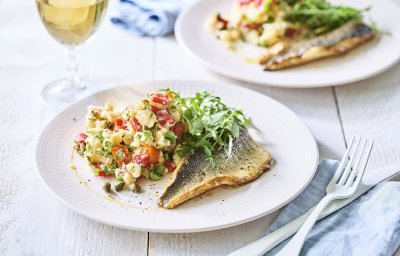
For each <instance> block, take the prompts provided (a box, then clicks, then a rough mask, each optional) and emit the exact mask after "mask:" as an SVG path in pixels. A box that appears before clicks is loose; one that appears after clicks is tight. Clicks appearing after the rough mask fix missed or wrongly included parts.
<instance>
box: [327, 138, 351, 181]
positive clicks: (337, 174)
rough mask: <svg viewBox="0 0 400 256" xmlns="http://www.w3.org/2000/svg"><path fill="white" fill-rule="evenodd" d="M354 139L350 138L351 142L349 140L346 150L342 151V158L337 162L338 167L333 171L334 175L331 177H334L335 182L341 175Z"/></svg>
mask: <svg viewBox="0 0 400 256" xmlns="http://www.w3.org/2000/svg"><path fill="white" fill-rule="evenodd" d="M355 139H356V138H355V137H353V138H352V139H351V142H350V144H349V146H348V147H347V149H346V152H344V155H343V157H342V160H340V164H339V166H338V168H337V169H336V171H335V175H334V176H333V179H334V181H335V183H337V182H338V181H339V178H340V177H341V176H342V172H343V167H344V164H345V163H346V161H347V157H348V156H349V153H350V150H351V148H352V147H353V144H354V140H355Z"/></svg>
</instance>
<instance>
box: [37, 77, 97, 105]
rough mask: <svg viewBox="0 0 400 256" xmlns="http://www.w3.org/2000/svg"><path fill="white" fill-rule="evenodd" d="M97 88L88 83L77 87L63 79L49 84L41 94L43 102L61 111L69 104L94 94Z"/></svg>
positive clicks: (85, 82)
mask: <svg viewBox="0 0 400 256" xmlns="http://www.w3.org/2000/svg"><path fill="white" fill-rule="evenodd" d="M94 88H95V86H94V85H93V84H92V83H90V82H87V81H80V82H79V84H78V85H77V84H76V83H74V82H73V81H71V80H68V79H61V80H57V81H54V82H51V83H49V84H47V85H46V86H45V87H44V88H43V89H42V92H41V96H42V99H43V101H44V102H45V103H46V104H47V105H49V106H50V107H52V108H53V109H56V110H60V109H62V108H64V107H66V106H68V105H69V104H71V103H73V102H75V101H77V100H78V99H81V98H83V97H85V96H87V95H90V94H92V93H93V92H94V91H95V90H94Z"/></svg>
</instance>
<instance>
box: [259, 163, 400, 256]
mask: <svg viewBox="0 0 400 256" xmlns="http://www.w3.org/2000/svg"><path fill="white" fill-rule="evenodd" d="M337 165H338V162H337V161H334V160H325V161H323V162H321V163H320V165H319V166H318V169H317V172H316V174H315V176H314V178H313V180H312V181H311V183H310V185H309V186H308V187H307V188H306V189H305V190H304V191H303V192H302V193H301V194H300V195H299V196H298V197H297V198H296V199H294V200H293V201H292V202H291V203H290V204H288V205H287V206H286V207H285V208H283V209H282V211H281V212H280V213H279V215H278V217H277V218H276V220H275V221H274V222H273V223H272V224H271V226H270V227H269V228H268V230H267V231H266V234H269V233H271V232H273V231H275V230H277V229H278V228H280V227H282V226H284V225H286V224H287V223H289V222H291V221H292V220H294V219H296V218H298V217H300V216H301V215H303V214H304V213H306V212H307V211H308V210H309V209H310V208H312V207H314V206H315V205H316V204H317V203H318V202H319V201H320V200H321V199H322V198H323V197H324V196H325V195H326V192H325V189H326V186H327V185H328V183H329V181H330V180H331V178H332V177H333V174H334V172H335V170H336V168H337ZM399 200H400V182H383V183H381V184H379V185H377V186H375V187H374V188H373V189H371V190H370V191H368V192H367V193H366V194H364V195H362V196H361V197H359V198H358V199H356V200H355V201H353V202H352V203H350V204H349V205H347V206H345V207H344V208H342V209H341V210H338V211H337V212H335V213H333V214H331V215H329V216H327V217H325V218H324V219H322V220H320V221H318V222H317V223H316V225H315V226H314V227H313V229H312V230H311V232H310V233H309V235H308V237H307V241H306V242H305V244H304V246H303V249H302V251H301V253H300V255H307V256H310V255H311V256H313V255H318V256H322V255H334V256H335V255H338V256H342V255H346V256H351V255H355V256H356V255H363V256H364V255H374V256H375V255H385V256H386V255H393V254H394V252H395V251H396V249H397V248H398V247H399V245H400V202H399ZM289 239H290V238H289ZM289 239H286V240H285V241H283V242H282V243H281V244H279V245H278V246H276V247H275V248H274V249H272V250H271V251H270V252H268V253H267V254H266V255H275V254H276V253H278V252H279V251H280V250H281V249H282V248H283V247H284V246H285V245H286V243H287V242H288V241H289Z"/></svg>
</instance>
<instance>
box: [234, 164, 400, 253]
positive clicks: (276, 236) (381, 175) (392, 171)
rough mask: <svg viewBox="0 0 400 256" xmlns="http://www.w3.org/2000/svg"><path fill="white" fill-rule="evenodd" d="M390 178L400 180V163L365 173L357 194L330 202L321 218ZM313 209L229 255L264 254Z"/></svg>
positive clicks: (289, 232)
mask: <svg viewBox="0 0 400 256" xmlns="http://www.w3.org/2000/svg"><path fill="white" fill-rule="evenodd" d="M389 180H393V181H394V180H396V181H400V164H393V165H389V166H385V167H383V168H379V169H377V170H373V171H369V172H367V173H365V175H364V178H363V180H362V184H360V187H359V189H358V190H357V192H356V194H355V195H354V196H353V197H351V198H349V199H343V200H336V201H333V202H332V203H330V204H329V206H328V207H327V208H325V210H324V211H323V212H322V214H321V216H320V218H319V219H322V218H324V217H326V216H328V215H330V214H331V213H333V212H336V211H337V210H339V209H341V208H343V207H344V206H346V205H348V204H349V203H351V202H352V201H354V200H355V199H357V198H358V197H359V196H361V195H362V194H364V193H365V192H367V191H368V190H370V189H371V188H373V187H374V186H375V185H377V184H379V183H381V182H383V181H389ZM313 209H314V208H311V209H310V210H308V211H307V212H306V213H305V214H303V215H302V216H300V217H298V218H297V219H295V220H293V221H292V222H289V223H288V224H286V225H285V226H283V227H281V228H279V229H277V230H275V231H274V232H272V233H270V234H268V235H266V236H264V237H262V238H260V239H258V240H257V241H255V242H253V243H251V244H248V245H246V246H244V247H242V248H240V249H238V250H236V251H234V252H232V253H230V254H229V255H228V256H241V255H264V254H265V253H267V252H268V251H269V250H271V249H272V248H274V247H275V246H277V245H278V244H280V243H281V242H282V241H284V240H286V239H287V238H289V237H291V236H292V235H294V234H295V233H296V232H297V231H298V230H299V229H300V227H301V226H302V225H303V223H304V222H305V221H306V220H307V218H308V216H309V215H310V214H311V212H312V210H313Z"/></svg>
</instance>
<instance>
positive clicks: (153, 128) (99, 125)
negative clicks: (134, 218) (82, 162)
mask: <svg viewBox="0 0 400 256" xmlns="http://www.w3.org/2000/svg"><path fill="white" fill-rule="evenodd" d="M173 98H174V94H173V93H169V92H168V91H165V92H157V93H153V94H151V95H149V97H148V98H147V99H144V100H142V101H141V102H139V103H138V104H136V105H130V106H128V107H127V108H125V109H124V110H123V111H122V112H118V111H116V110H115V109H114V107H113V106H112V105H111V104H109V103H107V104H105V106H102V107H99V106H89V107H88V113H87V116H86V132H84V133H79V134H78V135H77V136H76V139H75V146H74V148H75V150H76V151H77V152H78V153H79V154H80V155H81V156H83V157H85V158H86V159H87V160H88V162H89V165H90V166H91V168H92V170H93V172H94V174H95V175H98V176H110V177H113V176H115V179H116V180H117V181H120V182H123V183H124V187H125V188H129V187H135V186H131V185H132V184H134V183H135V182H136V180H137V179H138V178H139V177H141V176H142V177H146V178H149V179H151V180H159V179H161V178H162V176H163V175H164V173H166V172H172V171H173V170H174V169H175V166H176V164H177V162H178V161H179V159H180V157H179V156H178V155H176V154H174V150H175V148H176V146H177V143H178V141H179V138H180V137H181V136H182V134H183V133H184V132H185V130H186V127H185V125H184V124H183V123H182V122H181V121H182V120H181V117H182V110H181V108H180V107H179V106H177V105H176V104H174V101H173Z"/></svg>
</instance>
